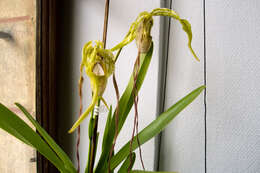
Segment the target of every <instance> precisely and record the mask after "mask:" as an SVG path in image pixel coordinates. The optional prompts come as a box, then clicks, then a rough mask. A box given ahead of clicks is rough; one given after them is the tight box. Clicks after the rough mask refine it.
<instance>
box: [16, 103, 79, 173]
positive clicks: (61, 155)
mask: <svg viewBox="0 0 260 173" xmlns="http://www.w3.org/2000/svg"><path fill="white" fill-rule="evenodd" d="M15 105H16V106H17V107H18V108H19V109H20V110H21V111H22V112H23V113H24V115H25V116H26V117H27V118H28V119H29V121H30V122H31V123H32V124H33V125H34V127H35V128H36V129H37V130H38V132H39V134H40V135H41V136H42V137H43V139H44V140H45V141H46V142H47V143H48V144H49V145H50V147H51V148H52V149H53V150H54V152H55V153H56V154H57V155H58V156H59V158H60V159H61V160H62V161H63V163H64V165H65V167H66V168H67V169H69V170H70V171H71V173H75V172H77V170H76V168H75V167H74V165H73V163H72V162H71V160H70V158H69V157H68V156H67V154H66V153H65V152H64V151H63V150H62V149H61V148H60V146H59V145H58V144H56V142H55V141H54V140H53V139H52V137H51V136H50V135H49V134H48V133H47V132H46V131H45V130H44V129H43V128H42V127H41V126H40V124H39V123H38V122H37V121H36V120H35V119H34V118H33V117H32V115H31V114H30V113H29V112H28V111H27V110H26V109H25V108H24V107H23V106H22V105H20V104H19V103H15Z"/></svg>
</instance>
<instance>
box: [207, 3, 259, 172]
mask: <svg viewBox="0 0 260 173" xmlns="http://www.w3.org/2000/svg"><path fill="white" fill-rule="evenodd" d="M206 2H207V3H206V14H207V15H206V17H207V18H206V26H207V50H208V53H207V60H208V61H207V62H208V63H207V65H208V68H207V74H208V77H207V81H208V86H207V88H208V96H207V101H208V172H210V173H219V172H230V173H244V172H247V173H257V172H260V160H259V158H260V102H259V98H260V90H259V88H260V71H259V67H260V61H259V58H260V47H259V43H260V12H259V9H260V1H258V0H250V1H242V0H228V1H224V0H223V1H214V0H207V1H206Z"/></svg>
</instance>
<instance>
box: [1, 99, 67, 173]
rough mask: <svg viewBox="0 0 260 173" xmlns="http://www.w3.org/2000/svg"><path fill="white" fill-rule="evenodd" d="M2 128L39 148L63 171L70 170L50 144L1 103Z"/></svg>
mask: <svg viewBox="0 0 260 173" xmlns="http://www.w3.org/2000/svg"><path fill="white" fill-rule="evenodd" d="M0 128H2V129H3V130H5V131H6V132H7V133H9V134H11V135H12V136H14V137H16V138H17V139H20V140H21V141H22V142H24V143H26V144H29V145H30V146H32V147H34V148H35V149H37V150H38V151H39V152H40V153H41V154H42V155H43V156H44V157H46V158H47V159H48V160H49V161H50V162H52V163H53V164H54V166H55V167H56V168H57V169H59V171H61V172H64V173H65V172H68V171H66V168H65V167H64V165H63V162H62V161H61V160H60V159H59V158H58V157H57V155H56V154H55V153H54V152H53V150H52V149H51V148H50V147H49V145H48V144H47V143H46V142H45V141H43V139H42V138H41V137H40V136H39V135H38V134H37V133H36V132H35V131H34V130H33V129H32V128H31V127H29V126H28V125H27V124H26V123H25V122H24V121H23V120H22V119H21V118H19V117H18V116H17V115H16V114H14V113H13V112H11V111H10V110H9V109H8V108H7V107H5V106H4V105H2V104H1V103H0Z"/></svg>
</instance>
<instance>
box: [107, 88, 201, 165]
mask: <svg viewBox="0 0 260 173" xmlns="http://www.w3.org/2000/svg"><path fill="white" fill-rule="evenodd" d="M204 89H205V86H201V87H199V88H197V89H195V90H193V91H192V92H191V93H189V94H188V95H186V96H185V97H183V98H182V99H181V100H179V101H178V102H177V103H176V104H174V105H173V106H172V107H170V108H169V109H168V110H167V111H165V112H164V113H162V114H161V115H160V116H159V117H158V118H157V119H156V120H154V121H153V122H152V123H150V124H149V125H148V126H147V127H145V128H144V129H143V130H142V131H141V132H140V133H139V134H138V138H139V141H140V145H142V144H144V143H145V142H147V141H148V140H150V139H151V138H152V137H154V136H155V135H157V134H158V133H159V132H161V131H162V130H163V129H164V128H165V127H166V125H168V124H169V122H170V121H171V120H173V119H174V118H175V117H176V116H177V115H178V113H180V112H181V111H182V110H183V109H184V108H185V107H186V106H188V105H189V104H190V103H191V102H192V101H193V100H194V99H195V98H196V97H197V96H198V95H199V94H200V93H201V92H202V91H203V90H204ZM129 147H130V141H129V142H128V143H127V144H125V145H124V146H123V147H122V148H121V149H120V150H119V152H117V153H116V154H115V156H114V157H113V158H112V159H111V169H114V168H116V167H117V166H118V165H119V164H120V163H121V161H122V160H124V159H125V158H126V157H127V155H128V153H129ZM137 147H138V142H137V138H136V136H135V137H134V140H133V143H132V149H133V150H135V149H136V148H137Z"/></svg>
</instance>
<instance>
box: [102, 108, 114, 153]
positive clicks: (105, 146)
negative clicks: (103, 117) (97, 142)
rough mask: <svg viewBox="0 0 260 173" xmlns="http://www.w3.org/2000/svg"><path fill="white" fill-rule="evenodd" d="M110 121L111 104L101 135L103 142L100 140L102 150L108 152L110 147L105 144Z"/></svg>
mask: <svg viewBox="0 0 260 173" xmlns="http://www.w3.org/2000/svg"><path fill="white" fill-rule="evenodd" d="M111 121H112V106H110V108H109V112H108V115H107V121H106V126H105V131H104V135H103V142H102V152H109V150H110V148H108V145H107V138H109V135H108V134H109V130H110V125H111Z"/></svg>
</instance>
